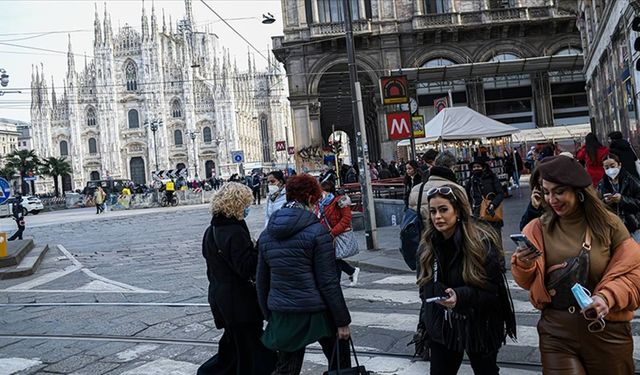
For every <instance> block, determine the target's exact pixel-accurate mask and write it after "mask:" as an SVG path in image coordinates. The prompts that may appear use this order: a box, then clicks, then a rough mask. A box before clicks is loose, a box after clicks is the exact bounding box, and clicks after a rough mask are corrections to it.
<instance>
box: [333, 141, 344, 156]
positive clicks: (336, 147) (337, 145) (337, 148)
mask: <svg viewBox="0 0 640 375" xmlns="http://www.w3.org/2000/svg"><path fill="white" fill-rule="evenodd" d="M330 144H331V151H332V152H333V153H334V154H335V155H338V154H342V142H330Z"/></svg>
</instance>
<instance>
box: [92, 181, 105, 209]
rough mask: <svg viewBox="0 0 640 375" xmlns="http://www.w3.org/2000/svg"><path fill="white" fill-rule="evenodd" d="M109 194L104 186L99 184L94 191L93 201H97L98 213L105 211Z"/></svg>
mask: <svg viewBox="0 0 640 375" xmlns="http://www.w3.org/2000/svg"><path fill="white" fill-rule="evenodd" d="M106 197H107V194H106V193H105V192H104V190H102V186H98V187H97V188H96V191H95V192H94V193H93V201H94V202H95V203H96V215H97V214H100V213H102V212H104V201H105V198H106Z"/></svg>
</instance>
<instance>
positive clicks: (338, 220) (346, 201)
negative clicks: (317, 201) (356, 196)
mask: <svg viewBox="0 0 640 375" xmlns="http://www.w3.org/2000/svg"><path fill="white" fill-rule="evenodd" d="M352 216H353V215H352V214H351V199H350V198H349V196H348V195H339V196H337V197H335V198H333V200H332V201H331V203H329V204H328V205H327V206H326V207H325V208H324V213H323V214H322V217H321V218H320V222H321V223H322V224H324V225H325V226H327V229H329V232H330V233H331V235H332V236H333V237H336V236H338V235H340V234H342V233H344V232H346V231H348V230H350V229H351V218H352Z"/></svg>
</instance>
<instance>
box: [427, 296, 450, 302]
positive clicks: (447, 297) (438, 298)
mask: <svg viewBox="0 0 640 375" xmlns="http://www.w3.org/2000/svg"><path fill="white" fill-rule="evenodd" d="M446 299H449V296H441V297H432V298H427V299H426V300H424V302H426V303H431V302H438V301H444V300H446Z"/></svg>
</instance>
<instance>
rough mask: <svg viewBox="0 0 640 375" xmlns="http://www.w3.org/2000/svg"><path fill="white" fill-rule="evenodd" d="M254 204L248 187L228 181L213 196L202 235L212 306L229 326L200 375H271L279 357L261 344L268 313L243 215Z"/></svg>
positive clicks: (220, 323)
mask: <svg viewBox="0 0 640 375" xmlns="http://www.w3.org/2000/svg"><path fill="white" fill-rule="evenodd" d="M252 202H253V194H252V191H251V189H250V188H249V187H247V186H245V185H242V184H240V183H237V182H229V183H226V184H224V185H223V186H222V187H221V188H220V190H218V191H217V192H216V194H215V195H214V196H213V198H212V200H211V205H210V206H209V211H210V212H211V215H212V219H211V225H210V226H209V228H207V231H206V232H205V234H204V238H203V239H202V255H203V256H204V258H205V259H206V261H207V278H208V279H209V305H210V306H211V311H212V312H213V319H214V322H215V324H216V328H218V329H224V333H223V335H222V338H221V339H220V343H219V345H218V354H216V355H215V356H213V357H212V358H211V359H209V360H208V361H207V362H205V363H204V364H203V365H202V366H200V368H199V369H198V375H209V374H220V375H222V374H229V375H231V374H247V375H267V374H270V373H271V371H273V369H274V367H275V361H276V355H275V353H274V352H272V351H270V350H268V349H267V348H265V347H264V345H262V343H261V342H260V336H261V335H262V325H263V324H262V323H263V316H262V312H261V311H260V307H259V305H258V297H257V295H256V288H255V282H254V280H255V275H256V267H257V264H258V251H257V249H256V248H255V247H254V244H253V241H252V240H251V236H250V233H249V228H248V227H247V224H246V222H245V221H244V218H245V217H246V216H247V213H248V209H249V206H250V205H251V203H252Z"/></svg>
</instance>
